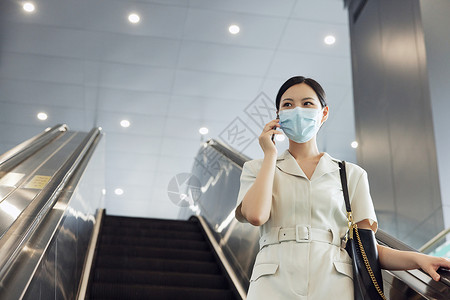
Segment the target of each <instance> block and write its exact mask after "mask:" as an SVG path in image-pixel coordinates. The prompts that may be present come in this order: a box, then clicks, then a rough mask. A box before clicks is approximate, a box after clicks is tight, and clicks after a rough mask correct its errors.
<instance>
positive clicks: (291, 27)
mask: <svg viewBox="0 0 450 300" xmlns="http://www.w3.org/2000/svg"><path fill="white" fill-rule="evenodd" d="M327 35H333V36H334V37H335V38H336V42H335V44H333V45H326V44H325V43H324V38H325V37H326V36H327ZM349 49H350V39H349V33H348V26H346V25H344V24H332V23H324V22H315V21H304V20H297V19H292V20H290V21H289V23H288V25H287V27H286V30H285V32H284V34H283V37H282V40H281V42H280V45H279V50H291V51H298V53H299V55H301V54H302V53H305V52H306V53H308V52H309V53H316V54H325V55H335V56H344V57H349V56H350V51H349Z"/></svg>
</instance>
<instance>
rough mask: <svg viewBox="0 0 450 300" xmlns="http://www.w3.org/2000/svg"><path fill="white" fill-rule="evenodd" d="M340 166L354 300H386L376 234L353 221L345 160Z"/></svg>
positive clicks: (346, 248)
mask: <svg viewBox="0 0 450 300" xmlns="http://www.w3.org/2000/svg"><path fill="white" fill-rule="evenodd" d="M339 167H340V168H341V169H340V174H341V183H342V191H343V193H344V200H345V207H346V209H347V219H348V232H347V235H346V246H345V250H347V252H348V254H349V255H350V257H351V258H352V265H353V287H354V293H355V297H354V300H379V299H383V300H386V296H385V295H384V292H383V278H382V276H381V267H380V262H379V260H378V251H377V242H376V240H375V234H374V233H373V231H372V230H370V229H359V228H358V227H357V226H356V224H355V223H354V222H353V216H352V209H351V207H350V199H349V196H348V186H347V175H346V171H345V161H342V162H340V163H339Z"/></svg>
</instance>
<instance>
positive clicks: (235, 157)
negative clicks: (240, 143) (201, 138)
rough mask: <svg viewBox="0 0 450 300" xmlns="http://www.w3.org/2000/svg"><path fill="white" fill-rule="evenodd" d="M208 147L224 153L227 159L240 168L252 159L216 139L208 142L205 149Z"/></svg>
mask: <svg viewBox="0 0 450 300" xmlns="http://www.w3.org/2000/svg"><path fill="white" fill-rule="evenodd" d="M207 146H211V147H213V148H214V149H216V150H217V151H219V152H220V153H222V154H223V155H224V156H225V157H227V158H228V159H229V160H231V161H233V162H234V163H236V164H237V165H238V166H240V167H241V168H242V167H243V166H244V163H245V162H246V161H248V160H250V159H251V158H250V157H248V156H247V155H245V154H243V153H241V152H238V151H236V150H235V149H233V148H231V147H228V146H227V145H225V144H224V143H222V142H220V141H218V140H215V139H210V140H208V141H207V142H206V143H205V145H204V147H207Z"/></svg>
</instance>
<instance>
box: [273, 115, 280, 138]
mask: <svg viewBox="0 0 450 300" xmlns="http://www.w3.org/2000/svg"><path fill="white" fill-rule="evenodd" d="M279 119H280V116H279V115H278V113H277V120H279ZM272 129H273V130H277V126H274V127H273V128H272ZM274 137H275V134H272V142H274V140H273V138H274ZM274 143H275V142H274Z"/></svg>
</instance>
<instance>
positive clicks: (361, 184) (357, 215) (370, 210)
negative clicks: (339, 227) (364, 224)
mask: <svg viewBox="0 0 450 300" xmlns="http://www.w3.org/2000/svg"><path fill="white" fill-rule="evenodd" d="M350 203H351V207H352V212H353V220H354V222H355V223H358V222H360V221H363V220H365V219H369V223H370V226H371V227H372V230H373V231H374V232H376V231H377V229H378V220H377V216H376V214H375V208H374V206H373V201H372V197H371V196H370V189H369V180H368V178H367V172H366V171H364V170H363V172H362V174H361V175H360V177H359V179H358V180H357V183H356V186H355V189H354V192H353V197H352V198H351V201H350Z"/></svg>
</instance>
